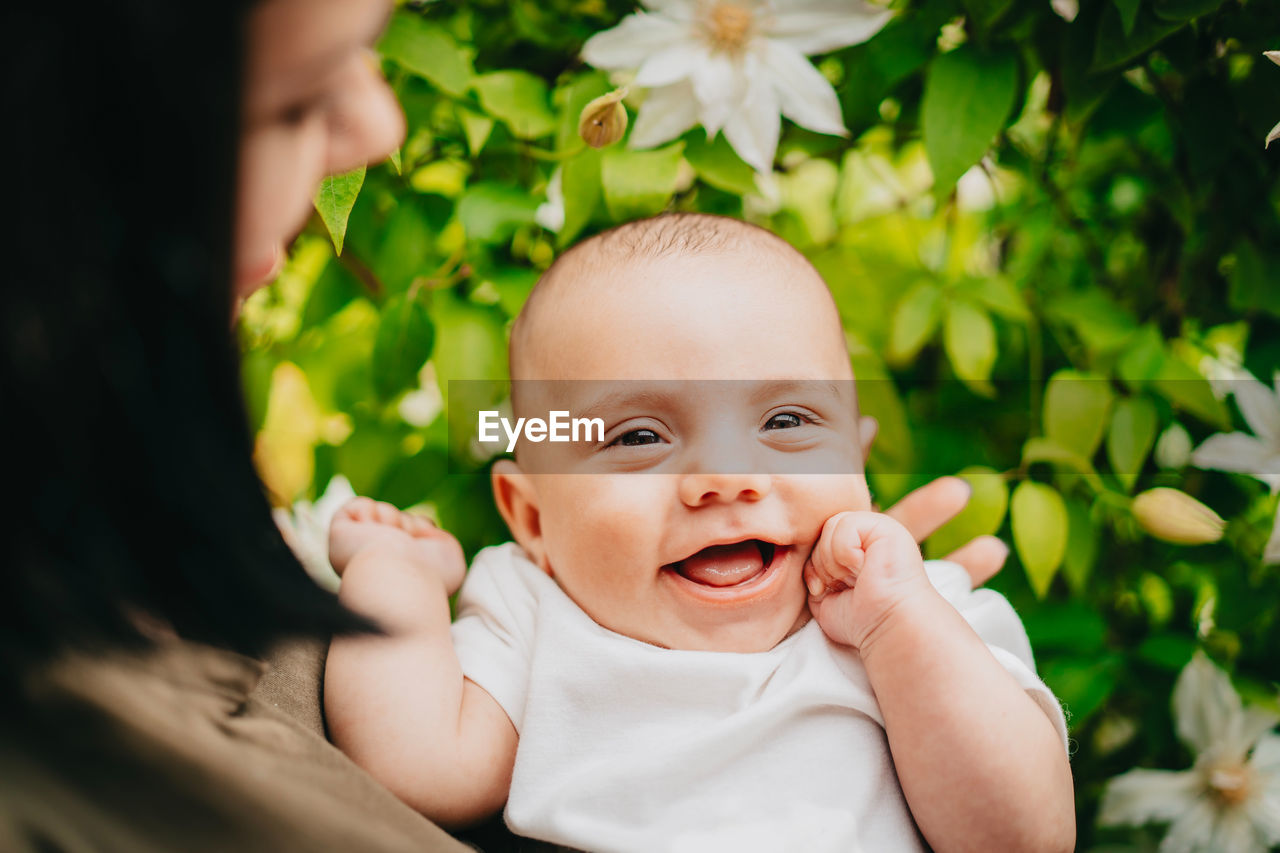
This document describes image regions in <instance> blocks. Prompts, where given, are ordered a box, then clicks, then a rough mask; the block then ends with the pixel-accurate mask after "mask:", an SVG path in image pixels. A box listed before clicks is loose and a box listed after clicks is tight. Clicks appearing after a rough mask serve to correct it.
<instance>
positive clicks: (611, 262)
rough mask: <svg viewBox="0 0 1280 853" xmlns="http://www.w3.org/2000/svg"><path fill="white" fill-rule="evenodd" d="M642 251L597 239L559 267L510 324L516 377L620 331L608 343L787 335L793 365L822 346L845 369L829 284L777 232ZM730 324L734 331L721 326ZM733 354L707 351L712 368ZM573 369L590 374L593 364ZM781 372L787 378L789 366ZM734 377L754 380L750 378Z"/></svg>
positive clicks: (746, 232) (748, 229)
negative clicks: (570, 348) (572, 344)
mask: <svg viewBox="0 0 1280 853" xmlns="http://www.w3.org/2000/svg"><path fill="white" fill-rule="evenodd" d="M672 239H673V240H674V238H672ZM641 248H642V249H644V251H638V250H637V247H636V246H634V245H631V244H628V243H625V242H622V241H619V240H598V241H596V242H588V243H587V244H584V245H581V246H579V247H576V248H575V249H574V250H572V251H571V252H569V253H566V255H564V256H563V257H562V258H561V259H560V260H558V261H557V263H556V265H555V266H553V268H552V269H551V270H549V271H548V274H547V275H546V276H544V278H543V280H541V281H540V282H539V283H538V286H537V287H536V288H535V291H534V293H533V294H532V295H531V297H530V300H529V302H528V303H527V304H526V306H525V308H524V310H523V311H522V312H521V316H520V317H519V319H518V320H517V322H516V325H515V327H514V328H513V332H512V340H511V345H512V352H511V361H512V365H511V366H512V376H513V378H514V377H519V376H522V375H523V376H528V375H530V373H529V371H530V370H532V371H533V372H534V373H542V372H543V371H542V370H540V369H539V364H540V363H542V362H543V361H544V358H545V357H546V356H548V355H555V354H556V353H558V352H560V351H562V350H563V349H564V347H565V346H566V342H567V340H568V339H570V338H578V337H581V336H582V335H584V334H590V335H592V336H593V337H597V338H598V337H599V336H600V335H602V334H603V335H605V336H608V335H609V334H611V333H613V334H616V338H613V339H611V340H612V343H613V344H614V345H616V346H618V347H625V346H627V345H634V344H636V343H637V342H638V341H637V339H644V340H646V341H647V342H649V343H650V344H651V345H662V346H679V345H681V344H683V343H688V342H689V341H690V340H691V339H698V338H707V339H711V338H713V337H715V334H716V333H717V332H733V331H734V330H735V329H736V330H737V331H738V332H740V333H741V335H742V337H743V338H744V339H746V340H750V339H751V338H753V337H754V338H757V339H758V338H759V337H761V336H765V335H768V336H776V335H785V336H789V337H790V338H791V339H792V340H793V342H794V349H793V350H791V351H784V352H783V353H781V354H780V357H781V358H783V359H784V360H787V361H790V360H792V359H791V358H790V356H795V357H799V356H800V355H802V354H803V353H804V351H805V350H807V349H809V348H812V347H813V346H814V345H815V344H816V343H820V344H821V345H822V348H823V349H828V350H831V351H832V352H833V353H838V355H839V358H840V359H841V360H843V361H844V365H845V366H844V367H843V368H842V369H841V371H838V372H840V373H842V372H844V371H846V370H847V358H846V356H845V348H844V343H843V332H842V330H841V327H840V319H839V315H838V313H837V311H836V307H835V303H834V300H833V299H832V297H831V294H830V292H829V291H828V289H827V286H826V284H825V283H824V282H823V280H822V278H821V276H820V275H819V274H818V273H817V271H816V270H815V269H814V268H813V266H812V265H811V264H810V263H809V261H808V260H807V259H806V258H805V257H804V256H803V255H801V254H800V253H799V252H797V251H796V250H795V249H794V248H792V247H791V246H790V245H788V244H787V243H786V242H784V241H783V240H781V239H780V238H779V237H777V236H776V235H773V234H771V233H769V232H767V231H764V230H763V229H759V228H755V227H754V226H745V225H744V226H743V230H741V231H737V232H734V233H733V234H731V235H730V236H729V237H728V238H724V239H718V240H717V241H716V242H714V243H698V242H689V241H687V240H683V238H681V240H676V241H675V242H670V241H669V242H668V243H667V244H663V245H662V246H657V247H654V246H644V247H641ZM655 248H657V249H661V251H654V249H655ZM725 324H728V328H722V327H723V326H725ZM736 349H737V347H735V346H732V345H730V346H728V347H725V348H723V351H721V350H710V351H708V353H707V355H708V356H709V357H710V359H711V360H712V361H713V362H714V363H712V364H708V365H707V366H708V368H709V369H712V368H714V367H715V366H716V364H718V363H719V362H720V361H721V360H722V359H721V357H720V356H731V355H732V354H733V353H734V352H735V351H736ZM569 367H570V369H575V368H582V369H589V368H590V364H570V365H569ZM778 367H779V369H780V370H781V371H782V373H784V374H785V373H786V372H787V371H786V369H785V364H782V363H780V364H779V365H778ZM724 369H725V370H728V366H727V365H726V366H725V368H724ZM712 372H713V373H715V372H717V371H716V370H714V369H713V370H712ZM730 375H737V376H740V377H741V378H754V376H753V374H751V373H746V374H741V373H738V374H733V373H730Z"/></svg>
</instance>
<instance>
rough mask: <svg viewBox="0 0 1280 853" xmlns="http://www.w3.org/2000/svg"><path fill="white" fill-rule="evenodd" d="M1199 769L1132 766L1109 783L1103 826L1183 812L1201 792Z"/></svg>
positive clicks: (1138, 823)
mask: <svg viewBox="0 0 1280 853" xmlns="http://www.w3.org/2000/svg"><path fill="white" fill-rule="evenodd" d="M1201 788H1202V785H1201V782H1200V777H1199V775H1198V774H1197V773H1194V772H1192V771H1188V770H1181V771H1173V770H1142V769H1138V770H1130V771H1129V772H1128V773H1123V774H1121V775H1119V776H1117V777H1115V778H1114V779H1112V780H1111V781H1110V782H1108V783H1107V788H1106V790H1105V791H1104V792H1103V795H1102V806H1101V808H1100V809H1099V811H1098V825H1099V826H1121V825H1123V826H1141V825H1142V824H1144V823H1150V822H1152V821H1161V822H1163V821H1170V820H1173V819H1174V818H1176V817H1177V816H1178V815H1180V814H1183V813H1184V812H1185V811H1186V810H1187V807H1188V806H1189V805H1191V803H1193V802H1194V801H1195V799H1196V797H1197V796H1198V795H1199V794H1200V791H1201Z"/></svg>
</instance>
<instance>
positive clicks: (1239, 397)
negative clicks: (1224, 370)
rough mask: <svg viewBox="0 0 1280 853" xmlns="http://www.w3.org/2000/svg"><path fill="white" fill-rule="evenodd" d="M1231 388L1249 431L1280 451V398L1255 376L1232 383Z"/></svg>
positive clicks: (1245, 377)
mask: <svg viewBox="0 0 1280 853" xmlns="http://www.w3.org/2000/svg"><path fill="white" fill-rule="evenodd" d="M1230 388H1231V393H1232V395H1233V396H1234V397H1235V398H1236V405H1237V406H1239V407H1240V414H1242V415H1244V419H1245V421H1246V422H1247V423H1248V424H1249V429H1251V430H1253V434H1254V435H1256V436H1257V437H1258V438H1260V439H1262V440H1263V441H1264V442H1265V443H1267V444H1269V445H1270V446H1271V447H1272V448H1273V449H1275V450H1277V451H1280V398H1277V396H1276V395H1275V394H1272V393H1271V389H1270V388H1269V387H1267V386H1266V385H1264V384H1263V383H1261V382H1259V381H1258V380H1257V379H1254V378H1253V376H1244V377H1241V378H1240V379H1236V380H1234V381H1232V382H1231V384H1230Z"/></svg>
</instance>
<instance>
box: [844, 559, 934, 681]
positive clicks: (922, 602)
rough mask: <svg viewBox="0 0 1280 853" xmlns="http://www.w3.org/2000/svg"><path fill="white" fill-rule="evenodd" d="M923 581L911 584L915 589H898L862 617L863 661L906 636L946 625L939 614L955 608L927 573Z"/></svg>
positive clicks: (861, 646)
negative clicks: (897, 593) (865, 616)
mask: <svg viewBox="0 0 1280 853" xmlns="http://www.w3.org/2000/svg"><path fill="white" fill-rule="evenodd" d="M920 581H923V583H918V582H915V583H912V584H909V586H911V587H914V588H912V589H909V590H908V589H901V590H898V592H899V593H900V594H899V595H895V596H893V597H891V598H886V600H884V601H882V602H880V603H879V604H878V606H877V608H876V609H875V612H874V614H873V615H871V616H869V617H868V618H866V619H865V620H860V622H861V624H860V628H861V630H860V632H859V633H860V634H861V641H860V642H859V643H858V653H859V654H860V655H861V657H862V658H863V660H864V661H866V660H867V659H868V658H870V657H872V656H874V655H877V654H879V653H880V650H882V649H885V648H889V647H892V646H894V645H897V644H898V643H899V642H900V641H903V640H906V639H907V638H912V639H914V638H916V637H918V636H920V634H921V633H925V634H928V633H931V632H936V630H937V626H938V625H939V624H944V623H942V622H940V621H939V615H940V614H945V613H946V611H947V610H952V609H954V608H952V607H951V604H950V603H949V602H948V601H947V600H946V599H945V598H943V597H942V595H941V593H939V592H938V590H937V589H936V588H935V587H934V586H933V584H932V583H931V582H930V581H929V579H928V577H927V576H924V575H922V576H921V578H920Z"/></svg>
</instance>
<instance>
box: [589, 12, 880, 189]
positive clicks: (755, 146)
mask: <svg viewBox="0 0 1280 853" xmlns="http://www.w3.org/2000/svg"><path fill="white" fill-rule="evenodd" d="M643 2H644V6H645V7H646V9H647V11H642V12H637V13H636V14H634V15H630V16H628V17H626V18H624V19H623V21H622V23H620V24H618V26H616V27H614V28H613V29H611V30H606V31H605V32H602V33H597V34H596V35H594V36H592V37H591V38H590V39H588V40H587V43H586V44H585V45H583V47H582V57H583V59H584V60H586V61H587V62H588V63H590V64H591V65H594V66H596V67H597V68H605V69H611V70H612V69H637V70H636V76H635V81H634V84H635V85H637V86H645V87H648V89H649V95H648V97H647V98H646V99H645V101H644V103H643V104H642V105H641V107H640V110H639V113H638V114H637V115H636V120H635V125H634V126H633V128H632V131H631V145H632V146H634V147H637V148H648V147H651V146H654V145H659V144H661V143H663V142H666V141H668V140H671V139H675V138H676V137H677V136H679V135H680V134H682V133H684V132H685V131H686V130H688V129H689V128H691V127H693V126H694V125H695V124H701V125H702V126H703V127H705V128H706V129H707V134H708V136H709V137H712V138H714V136H715V135H716V134H717V133H719V132H720V131H724V135H725V139H727V140H728V141H729V144H730V145H732V146H733V149H734V150H735V151H737V152H738V156H739V157H741V158H742V159H743V160H744V161H746V162H747V163H748V164H750V165H751V166H752V168H754V169H755V170H756V171H757V172H770V171H772V169H773V158H774V155H775V153H776V152H777V149H778V136H779V133H780V132H781V124H782V123H781V119H780V118H779V114H781V115H784V116H786V117H787V118H789V119H791V120H792V121H794V122H795V123H796V124H798V125H800V126H801V127H807V128H809V129H810V130H815V131H817V132H819V133H831V134H837V135H843V134H845V133H847V132H848V131H847V130H846V129H845V126H844V122H843V120H842V119H841V117H840V102H839V100H838V99H837V97H836V93H835V90H834V89H832V88H831V84H830V83H828V82H827V79H826V78H825V77H823V76H822V74H821V72H819V71H818V69H816V68H814V67H813V65H812V63H810V62H809V61H808V60H807V59H805V57H806V56H810V55H812V54H816V53H826V52H828V51H831V50H836V49H837V48H842V47H847V46H849V45H851V44H858V43H859V42H863V41H866V40H867V39H869V38H871V37H872V36H873V35H875V34H876V33H877V32H879V31H880V28H881V27H883V26H884V25H885V23H886V22H887V21H888V20H889V18H890V17H892V13H891V12H889V11H888V10H886V9H884V8H882V7H880V6H876V5H873V4H872V3H868V2H866V0H643Z"/></svg>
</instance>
